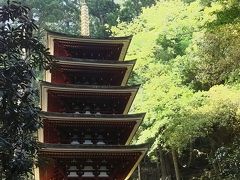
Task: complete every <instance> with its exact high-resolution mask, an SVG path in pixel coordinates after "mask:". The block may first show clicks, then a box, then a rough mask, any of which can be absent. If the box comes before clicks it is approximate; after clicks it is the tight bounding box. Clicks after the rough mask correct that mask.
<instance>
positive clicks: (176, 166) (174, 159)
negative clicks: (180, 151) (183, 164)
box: [172, 150, 180, 180]
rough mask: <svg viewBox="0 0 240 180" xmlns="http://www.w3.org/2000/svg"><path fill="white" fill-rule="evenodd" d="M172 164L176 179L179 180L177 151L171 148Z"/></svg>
mask: <svg viewBox="0 0 240 180" xmlns="http://www.w3.org/2000/svg"><path fill="white" fill-rule="evenodd" d="M172 158H173V165H174V169H175V175H176V180H180V171H179V167H178V160H177V153H176V151H175V150H172Z"/></svg>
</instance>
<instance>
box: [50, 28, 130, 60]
mask: <svg viewBox="0 0 240 180" xmlns="http://www.w3.org/2000/svg"><path fill="white" fill-rule="evenodd" d="M131 39H132V36H126V37H110V38H105V39H96V38H91V37H84V36H73V35H67V34H63V33H58V32H53V31H47V41H48V43H47V44H48V48H49V51H50V53H51V55H54V56H56V57H71V58H80V59H95V60H114V61H123V60H124V58H125V56H126V53H127V50H128V47H129V44H130V42H131Z"/></svg>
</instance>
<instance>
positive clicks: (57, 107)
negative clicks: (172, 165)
mask: <svg viewBox="0 0 240 180" xmlns="http://www.w3.org/2000/svg"><path fill="white" fill-rule="evenodd" d="M86 8H87V7H86V5H85V4H84V5H83V9H82V12H83V13H84V12H85V15H84V14H83V16H82V30H81V31H82V33H83V34H82V35H83V36H81V37H74V36H68V35H65V34H61V33H56V32H50V31H48V33H47V41H48V42H47V43H48V47H49V49H50V53H51V54H52V55H53V58H54V59H55V60H56V62H57V63H56V67H55V68H54V69H52V70H51V71H46V73H45V81H44V82H42V83H41V108H42V113H41V118H42V120H43V129H41V130H40V131H39V140H40V142H42V146H41V149H40V151H39V155H40V157H41V158H43V159H44V160H45V163H44V164H42V165H41V166H40V168H39V169H38V170H36V179H40V180H62V179H64V180H65V179H72V180H74V179H111V180H115V179H116V180H124V179H128V178H129V177H130V176H131V174H132V173H133V171H134V169H135V168H136V167H137V165H138V163H139V162H140V161H141V159H142V158H143V156H144V154H145V153H146V151H147V148H146V147H145V146H144V145H129V143H130V142H131V140H132V138H133V136H134V134H135V132H136V130H137V129H138V127H139V125H140V123H141V121H142V120H143V118H144V114H131V115H128V111H129V109H130V106H131V104H132V101H133V100H134V97H135V95H136V93H137V90H138V86H126V83H127V80H128V77H129V75H130V73H131V71H132V68H133V66H134V63H135V61H134V60H133V61H126V62H123V60H124V58H125V55H126V52H127V49H128V46H129V43H130V41H131V37H118V38H108V39H94V38H90V37H89V36H88V35H89V34H88V32H89V31H88V28H87V26H86V24H87V13H86V12H87V9H86ZM84 28H85V29H84ZM84 33H85V34H84Z"/></svg>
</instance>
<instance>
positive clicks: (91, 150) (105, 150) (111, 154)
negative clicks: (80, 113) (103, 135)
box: [39, 143, 148, 180]
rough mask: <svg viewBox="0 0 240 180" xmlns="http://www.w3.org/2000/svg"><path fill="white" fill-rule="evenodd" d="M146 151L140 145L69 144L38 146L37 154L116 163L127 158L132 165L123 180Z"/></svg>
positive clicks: (143, 145)
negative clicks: (104, 160)
mask: <svg viewBox="0 0 240 180" xmlns="http://www.w3.org/2000/svg"><path fill="white" fill-rule="evenodd" d="M147 150H148V145H147V144H140V145H128V146H126V145H125V146H121V145H71V144H46V143H44V144H40V150H39V154H40V156H42V157H47V158H54V159H69V158H74V159H76V158H103V159H105V158H108V159H114V160H115V161H118V159H119V158H121V159H122V158H123V157H128V158H131V159H132V160H133V164H132V165H130V166H129V167H128V169H125V171H126V172H124V174H125V175H124V179H125V180H127V179H129V178H130V177H131V175H132V173H133V172H134V170H135V169H136V167H137V165H138V164H139V163H140V161H141V160H142V158H143V157H144V155H145V154H146V152H147Z"/></svg>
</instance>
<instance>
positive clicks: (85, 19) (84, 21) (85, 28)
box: [81, 0, 90, 36]
mask: <svg viewBox="0 0 240 180" xmlns="http://www.w3.org/2000/svg"><path fill="white" fill-rule="evenodd" d="M81 35H82V36H90V30H89V12H88V6H87V3H86V1H85V0H82V3H81Z"/></svg>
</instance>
